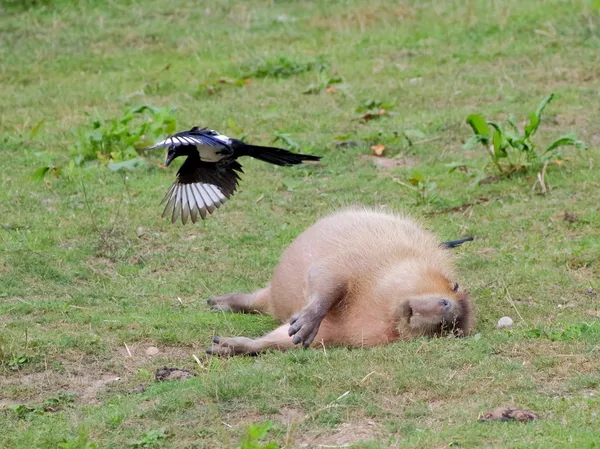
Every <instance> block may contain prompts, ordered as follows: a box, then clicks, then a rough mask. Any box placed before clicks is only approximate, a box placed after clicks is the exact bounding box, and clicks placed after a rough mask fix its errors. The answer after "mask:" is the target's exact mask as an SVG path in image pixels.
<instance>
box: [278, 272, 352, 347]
mask: <svg viewBox="0 0 600 449" xmlns="http://www.w3.org/2000/svg"><path fill="white" fill-rule="evenodd" d="M346 288H347V287H346V282H345V281H344V280H341V279H339V278H337V277H336V276H335V275H333V274H332V273H331V272H330V271H329V270H327V269H325V268H322V267H319V266H315V267H312V268H311V269H310V271H309V273H308V278H307V289H306V294H307V299H308V301H307V304H306V306H304V308H303V309H302V310H301V311H300V312H298V313H297V314H295V315H294V316H293V317H292V318H291V320H290V328H289V330H288V333H289V335H290V336H292V337H293V340H292V341H293V343H294V344H299V343H302V346H304V347H305V348H306V347H308V346H310V344H311V343H312V342H313V340H314V339H315V337H316V335H317V332H319V327H320V326H321V322H322V321H323V319H324V318H325V316H326V315H327V313H328V312H329V311H330V310H331V308H332V307H333V306H335V305H336V304H337V303H338V302H339V301H341V300H342V299H343V298H344V296H345V295H346Z"/></svg>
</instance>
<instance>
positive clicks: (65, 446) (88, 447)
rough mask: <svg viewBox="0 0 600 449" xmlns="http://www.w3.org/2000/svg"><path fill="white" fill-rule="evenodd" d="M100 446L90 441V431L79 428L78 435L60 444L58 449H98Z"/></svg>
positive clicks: (71, 436)
mask: <svg viewBox="0 0 600 449" xmlns="http://www.w3.org/2000/svg"><path fill="white" fill-rule="evenodd" d="M97 448H98V445H97V444H96V443H93V442H91V441H90V440H89V435H88V431H87V429H86V428H85V427H84V426H79V428H78V429H77V435H70V436H68V437H67V438H64V439H63V441H61V442H60V443H58V449H97Z"/></svg>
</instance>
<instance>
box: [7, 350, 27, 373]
mask: <svg viewBox="0 0 600 449" xmlns="http://www.w3.org/2000/svg"><path fill="white" fill-rule="evenodd" d="M27 362H29V358H28V357H27V356H26V355H22V354H13V355H12V356H11V357H10V358H9V359H8V360H7V362H6V364H7V365H8V367H9V368H10V369H11V370H13V371H18V370H20V369H21V368H22V367H23V366H24V365H25V364H27Z"/></svg>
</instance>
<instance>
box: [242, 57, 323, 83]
mask: <svg viewBox="0 0 600 449" xmlns="http://www.w3.org/2000/svg"><path fill="white" fill-rule="evenodd" d="M327 68H328V64H327V63H326V62H325V61H324V60H323V58H317V59H315V60H312V61H305V62H297V61H293V60H291V59H289V58H288V57H286V56H279V57H278V58H275V59H269V60H258V61H252V62H251V63H247V64H244V65H243V66H242V69H241V78H289V77H291V76H295V75H299V74H301V73H306V72H311V71H313V70H317V71H319V72H322V71H323V70H325V69H327Z"/></svg>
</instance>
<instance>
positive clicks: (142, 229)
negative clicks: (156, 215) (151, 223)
mask: <svg viewBox="0 0 600 449" xmlns="http://www.w3.org/2000/svg"><path fill="white" fill-rule="evenodd" d="M135 232H136V234H137V236H138V237H141V236H142V235H144V233H145V232H146V230H145V229H144V228H142V227H141V226H138V228H137V229H136V231H135Z"/></svg>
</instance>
